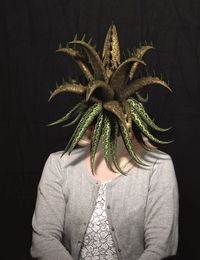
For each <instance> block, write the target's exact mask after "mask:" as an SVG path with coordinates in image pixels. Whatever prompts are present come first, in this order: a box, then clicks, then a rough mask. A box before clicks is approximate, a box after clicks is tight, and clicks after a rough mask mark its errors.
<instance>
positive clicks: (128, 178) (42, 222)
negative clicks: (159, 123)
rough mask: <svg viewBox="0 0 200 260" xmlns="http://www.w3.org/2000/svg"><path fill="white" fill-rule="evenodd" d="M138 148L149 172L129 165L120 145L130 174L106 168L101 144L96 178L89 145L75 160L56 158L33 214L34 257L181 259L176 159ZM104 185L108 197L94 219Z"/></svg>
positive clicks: (57, 155) (52, 157)
mask: <svg viewBox="0 0 200 260" xmlns="http://www.w3.org/2000/svg"><path fill="white" fill-rule="evenodd" d="M139 149H140V148H139V145H138V152H140V154H141V152H142V153H143V159H144V160H145V161H146V162H147V163H148V166H143V167H138V166H136V165H134V164H133V163H132V162H130V161H129V160H128V156H127V154H126V150H125V149H124V148H123V144H122V141H121V140H120V145H119V149H118V150H119V151H118V156H119V158H120V164H121V165H122V168H123V165H125V167H124V168H123V169H124V170H127V174H126V175H122V174H116V173H113V172H112V171H110V170H109V169H108V168H107V167H106V164H105V161H104V160H103V158H102V148H101V144H100V145H99V148H98V151H97V155H96V156H95V165H96V171H95V173H96V174H95V175H94V176H93V175H92V173H91V170H90V167H89V153H88V151H89V149H88V146H86V147H83V148H79V149H76V150H74V151H73V152H72V154H71V155H70V156H68V155H66V154H65V155H64V156H63V157H61V154H62V152H56V153H53V154H51V155H50V156H49V158H48V159H47V162H46V164H45V167H44V170H43V174H42V177H41V180H40V183H39V186H38V195H37V203H36V207H35V212H34V215H33V242H32V248H31V254H32V257H33V258H36V259H49V260H50V259H52V260H56V259H58V260H66V259H69V260H71V259H74V260H76V259H109V260H111V259H119V260H136V259H138V260H157V259H163V258H164V257H167V256H170V255H174V254H176V250H177V243H178V189H177V181H176V177H175V172H174V167H173V163H172V160H171V158H170V156H169V155H167V154H166V153H163V152H161V151H157V152H153V153H152V152H147V151H145V152H144V151H142V149H140V150H139ZM105 183H106V198H104V199H101V200H103V201H100V206H101V203H102V204H103V205H102V208H101V207H99V208H97V209H96V217H93V218H92V215H93V212H94V210H95V207H96V206H97V204H98V199H97V198H98V196H100V195H99V194H98V192H99V190H100V188H101V187H102V189H104V188H105V185H104V184H105ZM102 184H103V185H104V186H102ZM102 192H103V191H101V193H102ZM98 210H99V213H101V211H102V216H101V215H100V216H99V215H98V214H99V213H98ZM104 214H105V215H107V219H106V220H107V223H106V220H105V219H104V217H103V216H104ZM91 221H92V223H91ZM90 223H91V224H90ZM92 225H94V226H93V228H92ZM101 228H102V231H101ZM84 237H85V238H84ZM113 248H114V249H113ZM113 252H114V253H113ZM104 254H105V255H104Z"/></svg>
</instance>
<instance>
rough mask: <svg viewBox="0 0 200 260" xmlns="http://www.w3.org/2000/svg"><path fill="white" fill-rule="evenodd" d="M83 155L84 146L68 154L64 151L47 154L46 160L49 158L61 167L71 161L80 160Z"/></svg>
mask: <svg viewBox="0 0 200 260" xmlns="http://www.w3.org/2000/svg"><path fill="white" fill-rule="evenodd" d="M84 155H85V149H84V148H76V149H74V150H73V151H72V152H71V153H70V154H68V153H67V152H64V151H56V152H53V153H51V154H50V155H49V157H48V159H47V161H48V160H50V161H53V162H54V163H55V164H57V165H59V166H61V167H66V166H67V165H69V164H71V163H73V162H74V161H75V160H77V159H79V160H81V158H83V157H84Z"/></svg>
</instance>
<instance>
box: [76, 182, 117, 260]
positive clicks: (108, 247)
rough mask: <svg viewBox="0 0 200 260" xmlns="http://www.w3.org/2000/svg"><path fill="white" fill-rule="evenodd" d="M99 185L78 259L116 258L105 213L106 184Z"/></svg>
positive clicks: (115, 259) (110, 259) (113, 259)
mask: <svg viewBox="0 0 200 260" xmlns="http://www.w3.org/2000/svg"><path fill="white" fill-rule="evenodd" d="M107 183H108V182H103V183H101V185H100V188H99V193H98V197H97V200H96V205H95V209H94V212H93V214H92V217H91V219H90V222H89V224H88V227H87V230H86V234H85V237H84V240H83V245H82V248H81V252H80V258H79V260H106V259H107V260H118V257H117V253H116V249H115V246H114V242H113V239H112V236H111V232H110V228H109V225H108V220H107V214H106V207H105V204H106V185H107Z"/></svg>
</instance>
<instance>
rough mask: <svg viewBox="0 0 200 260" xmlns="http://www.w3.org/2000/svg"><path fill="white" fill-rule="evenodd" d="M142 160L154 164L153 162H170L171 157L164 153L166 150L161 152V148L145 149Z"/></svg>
mask: <svg viewBox="0 0 200 260" xmlns="http://www.w3.org/2000/svg"><path fill="white" fill-rule="evenodd" d="M144 160H145V162H147V163H150V164H151V165H154V164H158V163H159V164H160V163H161V164H162V163H165V162H168V163H169V162H170V163H171V162H172V158H171V156H170V155H169V154H168V153H166V152H163V151H161V150H158V149H157V150H155V151H151V152H150V151H146V152H145V155H144Z"/></svg>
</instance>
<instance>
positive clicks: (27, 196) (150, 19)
mask: <svg viewBox="0 0 200 260" xmlns="http://www.w3.org/2000/svg"><path fill="white" fill-rule="evenodd" d="M0 20H1V21H0V33H1V35H0V37H1V38H0V63H1V64H0V74H1V76H0V81H1V90H0V105H1V108H0V114H1V120H0V148H1V149H0V151H1V154H0V158H1V166H0V172H1V182H0V192H1V199H2V202H1V213H0V214H1V217H2V221H1V226H2V228H1V230H0V236H1V238H2V239H1V240H3V241H2V242H3V244H2V242H1V245H2V249H1V250H0V254H1V255H0V259H20V260H24V259H30V256H29V248H30V244H31V218H32V214H33V210H34V205H35V198H36V190H37V184H38V181H39V178H40V175H41V172H42V168H43V165H44V163H45V160H46V158H47V157H48V155H49V154H50V153H51V152H55V151H57V150H61V149H63V148H64V147H65V145H66V143H67V140H68V138H69V136H70V134H71V131H72V128H69V129H66V128H61V127H51V128H50V127H47V126H46V124H47V123H49V122H52V121H54V120H55V119H57V118H58V117H60V116H62V115H63V114H64V112H66V111H67V110H68V109H69V108H70V107H72V105H73V104H75V102H76V101H77V97H75V96H73V95H70V94H69V95H62V97H61V96H60V97H59V96H58V97H56V98H55V100H53V101H52V102H50V103H48V102H47V100H48V98H49V90H50V89H54V87H55V84H56V82H58V83H61V80H62V77H65V78H66V79H67V77H68V75H70V74H71V73H72V72H74V71H76V70H77V67H76V66H75V65H74V64H73V62H72V61H71V59H70V58H69V57H66V56H64V55H62V54H58V53H57V54H56V53H55V50H56V49H57V48H58V45H59V42H61V43H63V44H64V43H66V42H67V41H70V40H72V39H73V37H74V35H75V33H78V36H79V37H81V36H82V35H83V33H86V37H87V39H89V37H90V36H93V39H94V42H97V49H101V48H102V44H103V39H104V37H105V33H106V31H107V29H108V27H109V25H110V24H111V22H112V21H114V23H115V24H116V26H117V28H118V35H119V38H120V45H121V49H122V50H123V49H125V50H126V48H130V49H131V48H133V47H134V46H137V45H138V42H140V41H141V42H142V43H143V42H144V41H145V40H147V42H150V41H152V42H153V44H154V46H155V47H156V50H155V51H153V52H152V53H149V54H148V55H146V57H145V60H146V61H147V62H148V61H149V62H150V68H151V67H153V68H154V69H155V70H156V71H157V72H158V74H159V73H160V72H163V75H164V78H166V79H169V81H170V86H171V87H172V89H173V94H170V93H169V92H168V91H166V90H165V89H163V88H160V87H158V86H152V87H149V88H147V92H148V93H149V104H148V109H149V111H150V113H152V115H154V117H155V119H156V120H157V121H158V122H160V125H161V126H168V125H172V126H173V129H172V130H170V132H168V134H167V135H166V136H165V137H166V138H167V139H173V140H175V142H174V143H173V144H170V145H167V146H162V147H160V149H162V150H163V151H166V152H168V153H169V154H170V155H171V156H172V158H173V161H174V165H175V169H176V174H177V179H178V184H179V191H180V238H179V248H178V254H177V256H176V257H175V258H173V259H181V260H182V259H189V260H190V259H191V260H196V259H199V256H198V254H197V252H198V251H199V250H198V249H199V248H198V247H199V241H198V238H199V230H198V229H199V219H200V214H199V180H200V178H199V174H200V172H199V167H198V163H199V151H198V150H199V144H200V141H199V137H198V134H199V132H200V126H199V116H200V104H199V101H200V90H199V88H200V1H199V0H162V1H161V0H160V1H158V0H157V1H156V0H152V1H150V0H127V1H126V0H123V1H122V0H115V1H114V0H112V1H111V0H106V1H103V0H87V1H81V0H51V1H50V0H18V1H14V0H4V1H1V8H0ZM77 71H78V70H77ZM6 248H8V249H6ZM127 260H128V259H127Z"/></svg>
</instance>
